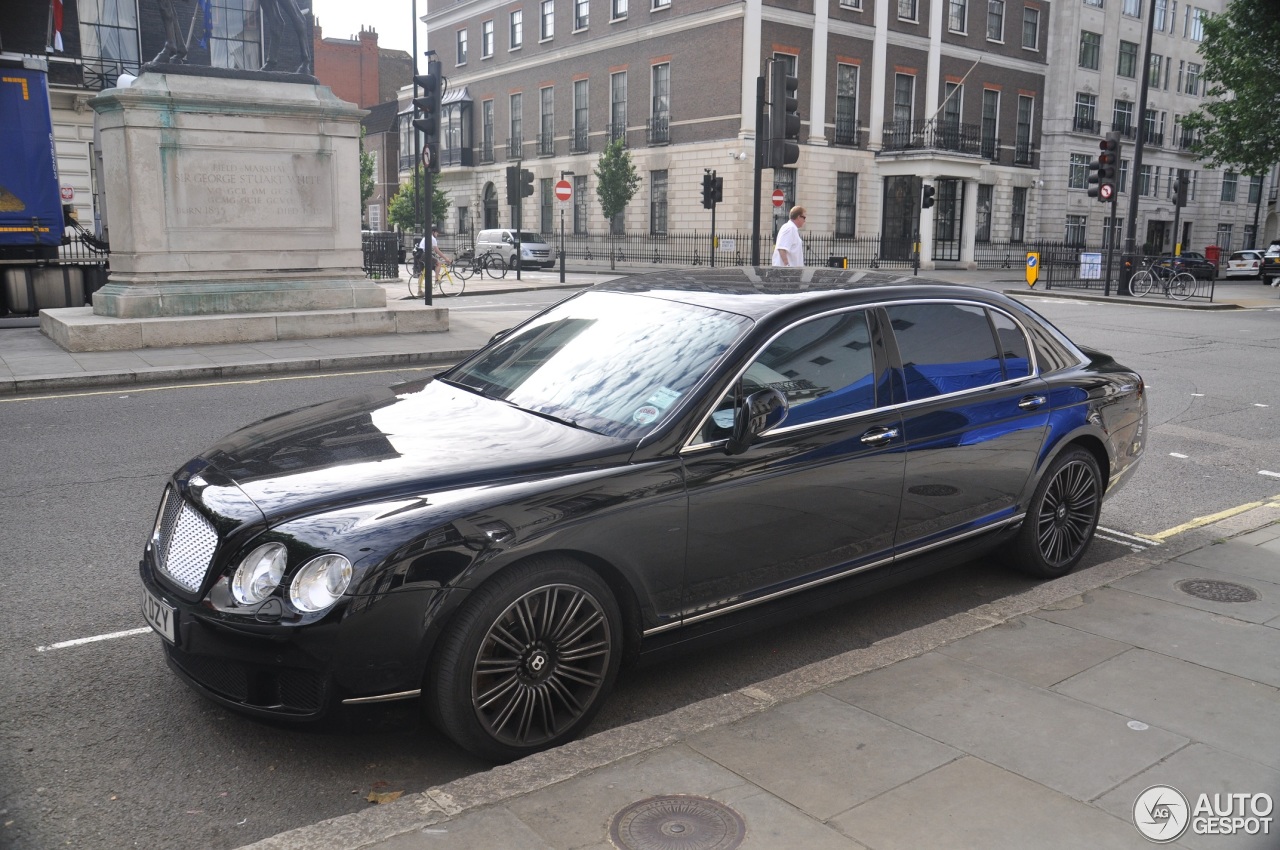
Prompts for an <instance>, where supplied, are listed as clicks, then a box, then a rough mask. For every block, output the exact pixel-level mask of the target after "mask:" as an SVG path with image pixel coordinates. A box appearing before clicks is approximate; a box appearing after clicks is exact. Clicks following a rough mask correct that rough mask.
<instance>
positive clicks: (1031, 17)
mask: <svg viewBox="0 0 1280 850" xmlns="http://www.w3.org/2000/svg"><path fill="white" fill-rule="evenodd" d="M1022 46H1023V48H1024V49H1026V50H1039V49H1040V10H1039V9H1032V8H1031V7H1030V6H1023V7H1022Z"/></svg>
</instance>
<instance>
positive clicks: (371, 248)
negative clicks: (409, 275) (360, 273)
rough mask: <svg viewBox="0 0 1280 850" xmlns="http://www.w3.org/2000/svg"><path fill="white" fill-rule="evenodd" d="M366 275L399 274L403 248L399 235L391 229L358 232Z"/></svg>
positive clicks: (381, 277) (384, 275)
mask: <svg viewBox="0 0 1280 850" xmlns="http://www.w3.org/2000/svg"><path fill="white" fill-rule="evenodd" d="M360 243H361V245H360V247H361V248H362V249H363V255H364V264H363V265H364V273H365V276H366V277H372V278H377V279H385V278H391V277H398V276H399V275H400V268H399V266H400V263H403V262H404V257H405V248H404V245H403V244H402V242H401V235H400V234H399V233H396V232H394V231H391V230H377V231H365V232H364V233H362V234H360Z"/></svg>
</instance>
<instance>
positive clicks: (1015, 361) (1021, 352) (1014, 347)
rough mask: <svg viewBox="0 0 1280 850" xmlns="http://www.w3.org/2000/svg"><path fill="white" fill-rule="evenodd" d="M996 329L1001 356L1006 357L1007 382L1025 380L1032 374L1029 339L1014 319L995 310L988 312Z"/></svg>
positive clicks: (1005, 373)
mask: <svg viewBox="0 0 1280 850" xmlns="http://www.w3.org/2000/svg"><path fill="white" fill-rule="evenodd" d="M988 313H989V315H990V316H991V322H992V324H994V325H995V327H996V339H997V340H998V341H999V342H1000V354H1001V355H1002V356H1003V357H1004V376H1005V379H1006V380H1012V379H1014V378H1025V377H1027V376H1028V375H1030V374H1031V358H1030V356H1029V354H1028V351H1027V338H1026V336H1025V335H1023V333H1022V328H1020V327H1018V325H1017V323H1015V322H1014V321H1013V319H1011V318H1009V317H1008V316H1006V315H1005V314H1004V313H1000V312H997V311H995V310H990V311H988Z"/></svg>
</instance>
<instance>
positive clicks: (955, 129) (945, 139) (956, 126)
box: [938, 83, 964, 150]
mask: <svg viewBox="0 0 1280 850" xmlns="http://www.w3.org/2000/svg"><path fill="white" fill-rule="evenodd" d="M963 102H964V87H963V86H961V85H960V84H959V83H944V84H943V91H942V120H941V121H940V122H939V124H938V128H939V129H940V130H942V138H941V141H942V144H943V147H944V149H946V150H958V149H959V146H960V107H961V105H962V104H963Z"/></svg>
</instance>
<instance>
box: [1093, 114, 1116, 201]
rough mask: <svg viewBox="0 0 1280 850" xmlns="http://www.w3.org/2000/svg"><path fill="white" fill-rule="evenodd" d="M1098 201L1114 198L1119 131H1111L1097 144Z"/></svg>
mask: <svg viewBox="0 0 1280 850" xmlns="http://www.w3.org/2000/svg"><path fill="white" fill-rule="evenodd" d="M1098 150H1099V153H1098V200H1100V201H1103V202H1106V201H1110V200H1111V199H1112V198H1114V197H1115V196H1116V190H1117V189H1118V186H1117V185H1116V175H1117V170H1118V169H1119V167H1120V131H1118V130H1113V131H1111V132H1110V133H1107V137H1106V138H1105V139H1103V140H1102V141H1101V142H1100V143H1099V144H1098Z"/></svg>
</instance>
